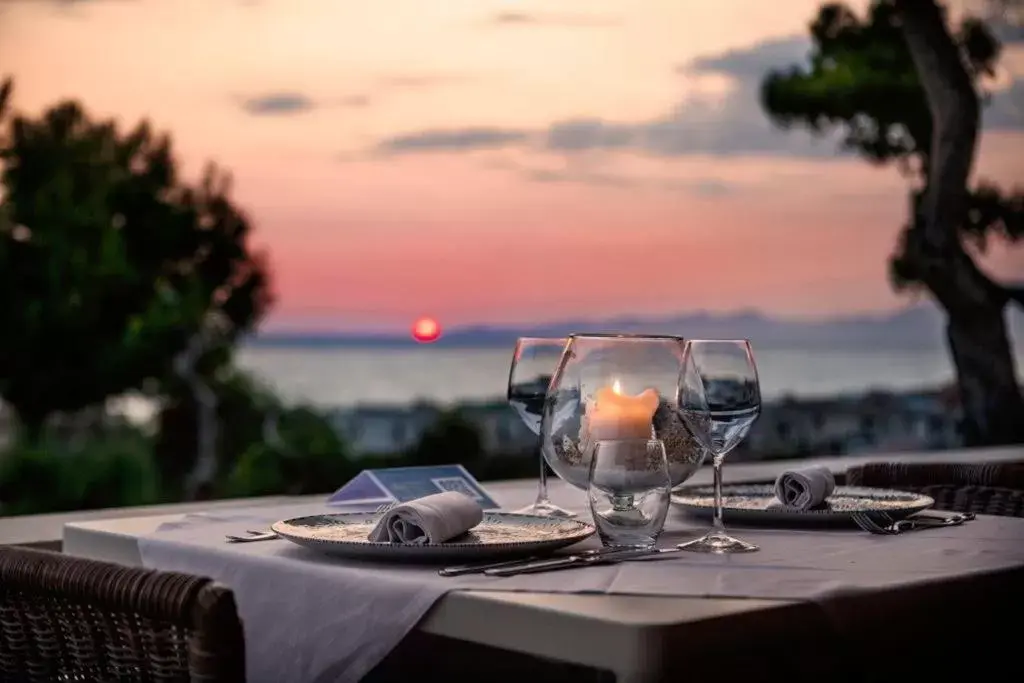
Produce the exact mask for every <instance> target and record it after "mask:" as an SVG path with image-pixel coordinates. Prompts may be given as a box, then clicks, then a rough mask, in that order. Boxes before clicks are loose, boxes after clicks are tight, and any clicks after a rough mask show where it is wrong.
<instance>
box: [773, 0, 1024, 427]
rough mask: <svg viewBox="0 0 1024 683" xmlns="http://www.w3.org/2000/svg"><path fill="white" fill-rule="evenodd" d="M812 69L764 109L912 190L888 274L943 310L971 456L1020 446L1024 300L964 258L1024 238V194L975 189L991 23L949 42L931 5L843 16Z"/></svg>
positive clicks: (822, 33)
mask: <svg viewBox="0 0 1024 683" xmlns="http://www.w3.org/2000/svg"><path fill="white" fill-rule="evenodd" d="M810 31H811V37H812V39H813V48H812V51H811V54H810V64H809V65H807V66H804V67H793V68H791V69H789V70H787V71H781V72H779V71H776V72H772V73H770V74H769V75H768V76H767V77H766V79H765V81H764V83H763V86H762V103H763V106H764V108H765V109H766V111H767V112H768V114H769V116H770V117H771V118H772V119H773V121H774V122H776V123H777V124H779V125H780V126H783V127H790V126H793V125H794V124H803V125H805V126H807V127H809V128H810V129H811V130H812V131H814V132H816V133H823V132H834V131H836V130H840V131H841V132H842V136H843V137H842V143H841V144H842V146H843V147H845V148H846V149H849V150H852V151H854V152H856V153H858V154H860V155H861V156H863V157H865V158H866V159H868V160H869V161H871V162H873V163H876V164H888V163H895V164H896V165H897V166H898V167H899V169H900V170H901V171H902V172H903V173H904V174H905V175H906V176H907V177H908V178H909V179H911V181H912V188H911V192H910V205H911V217H910V220H909V221H908V223H907V224H906V225H905V226H904V228H903V231H902V234H901V238H900V240H899V244H898V246H897V249H896V251H895V253H894V255H893V257H892V260H891V262H890V271H891V274H892V279H893V282H894V284H895V286H896V287H897V288H899V289H904V288H908V287H918V288H923V289H924V290H926V291H927V292H929V293H930V294H931V296H932V297H933V298H934V300H935V301H936V302H937V303H938V305H939V306H940V307H941V308H942V309H943V310H944V311H945V313H946V319H947V328H946V329H947V343H948V346H949V349H950V352H951V355H952V359H953V363H954V365H955V367H956V373H957V380H958V386H959V390H960V395H961V402H962V404H963V408H964V415H965V423H966V424H965V426H966V430H965V432H966V433H965V436H966V438H967V441H968V442H969V443H970V444H972V445H982V444H1005V443H1018V442H1020V441H1024V419H1022V415H1024V398H1022V396H1021V390H1020V387H1019V386H1018V384H1017V380H1016V369H1015V367H1014V358H1013V354H1012V351H1011V346H1010V342H1009V335H1008V331H1007V326H1006V321H1005V317H1004V315H1005V308H1006V306H1007V304H1008V303H1009V302H1011V301H1016V302H1017V303H1020V304H1024V290H1022V289H1020V288H1014V287H1012V286H1008V285H1002V284H999V283H996V282H994V281H993V280H992V279H991V278H990V277H989V276H988V275H987V274H986V273H984V272H983V271H982V269H981V268H980V267H979V266H978V265H977V263H976V262H975V260H974V258H973V257H972V254H971V250H970V249H969V248H968V247H969V246H970V247H974V248H976V249H984V248H985V246H986V244H987V242H988V240H989V239H990V238H992V237H997V238H999V239H1003V240H1005V241H1008V242H1012V241H1016V240H1018V239H1020V238H1021V237H1022V236H1024V195H1022V194H1021V193H1020V192H1016V193H1014V194H1010V195H1005V194H1004V193H1003V192H1002V191H1001V190H1000V189H999V188H998V187H996V186H995V185H993V184H991V183H987V182H979V183H978V184H977V185H976V186H975V187H974V188H973V189H971V188H969V187H968V179H969V177H970V173H971V167H972V164H973V158H974V152H975V147H976V143H977V134H978V128H979V120H980V108H981V101H982V100H981V97H980V96H979V94H978V87H979V85H981V84H982V83H983V81H984V79H985V78H986V77H989V76H992V75H993V73H994V68H995V65H996V63H997V61H998V59H999V54H1000V45H999V43H998V41H997V40H996V39H995V38H994V36H993V35H992V34H991V32H990V31H989V30H988V29H987V28H986V26H985V24H984V23H982V22H981V21H979V20H977V19H971V18H968V19H965V20H963V21H962V22H961V23H960V25H959V27H957V29H956V30H955V31H951V30H950V28H949V26H948V24H947V22H946V17H945V13H944V11H943V10H942V9H941V8H940V7H939V6H938V5H936V4H935V2H933V1H931V0H905V1H904V0H875V2H873V3H872V4H871V6H870V8H869V10H868V14H867V16H866V17H865V18H864V19H861V18H860V17H858V16H857V15H856V14H855V13H854V12H853V11H852V10H850V9H848V8H846V7H844V6H843V5H839V4H829V5H825V6H823V7H822V8H821V9H820V10H819V13H818V16H817V18H816V19H815V21H814V22H813V23H812V24H811V29H810Z"/></svg>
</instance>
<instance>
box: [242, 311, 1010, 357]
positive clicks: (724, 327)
mask: <svg viewBox="0 0 1024 683" xmlns="http://www.w3.org/2000/svg"><path fill="white" fill-rule="evenodd" d="M1011 310H1012V311H1013V312H1012V313H1011V314H1010V315H1009V319H1008V323H1009V327H1010V330H1011V334H1012V335H1013V338H1014V345H1015V347H1016V348H1017V349H1018V350H1019V349H1021V348H1024V314H1021V313H1020V312H1019V311H1017V310H1016V309H1011ZM943 327H944V323H943V315H942V313H941V312H940V311H938V310H937V309H935V308H934V307H932V306H927V305H925V306H915V307H911V308H907V309H904V310H902V311H898V312H896V313H892V314H885V315H874V316H868V315H863V316H848V317H837V318H833V319H826V320H814V321H805V320H784V319H778V318H771V317H768V316H765V315H763V314H760V313H737V314H726V315H714V314H708V313H696V314H690V315H679V316H674V317H663V318H627V317H623V318H615V319H608V320H603V321H594V320H577V321H566V322H561V323H552V324H546V325H535V326H522V327H515V328H513V327H511V326H508V327H498V326H494V327H486V326H472V327H461V328H454V329H451V330H448V331H446V332H445V333H444V334H443V335H442V336H441V338H440V339H438V340H437V341H435V342H433V343H431V344H429V345H423V344H419V343H418V342H416V341H415V340H413V339H412V338H411V336H410V335H408V334H397V333H393V334H384V333H378V334H360V333H339V332H330V331H296V332H283V331H265V332H261V333H259V334H257V335H255V336H252V337H250V338H248V339H246V340H245V342H244V344H245V346H248V347H251V348H285V349H288V348H290V349H317V348H322V349H337V348H373V349H388V348H394V349H408V348H415V347H422V346H429V347H441V348H449V349H451V348H497V347H506V348H507V347H510V346H511V345H512V344H514V343H515V340H516V338H517V337H520V336H538V337H557V336H565V335H568V334H571V333H574V332H608V331H617V332H628V333H637V334H640V333H647V334H683V335H685V336H689V337H692V338H738V337H743V338H748V339H750V340H751V341H752V342H753V343H754V344H755V345H756V346H759V347H761V348H766V349H769V348H770V349H790V350H801V349H808V350H813V349H831V350H851V351H854V350H857V349H890V350H922V351H925V350H928V351H931V350H943V349H944V348H945V342H944V338H945V334H944V330H943Z"/></svg>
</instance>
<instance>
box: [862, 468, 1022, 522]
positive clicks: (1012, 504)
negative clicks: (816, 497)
mask: <svg viewBox="0 0 1024 683" xmlns="http://www.w3.org/2000/svg"><path fill="white" fill-rule="evenodd" d="M846 484H847V485H849V486H878V487H883V488H895V489H903V490H907V491H914V492H918V493H923V494H925V495H928V496H931V497H932V498H934V499H935V507H936V508H938V509H940V510H951V511H955V512H975V513H978V514H985V515H1000V516H1004V517H1024V462H1001V463H971V464H947V463H870V464H867V465H862V466H860V467H851V468H850V469H848V470H847V471H846Z"/></svg>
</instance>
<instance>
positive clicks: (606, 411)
mask: <svg viewBox="0 0 1024 683" xmlns="http://www.w3.org/2000/svg"><path fill="white" fill-rule="evenodd" d="M616 384H617V383H616ZM616 389H617V387H603V388H601V389H598V390H597V392H596V393H595V394H594V400H593V402H592V403H591V404H590V405H589V406H588V407H587V414H586V421H587V432H588V436H589V437H590V440H592V441H614V440H618V439H650V438H651V436H652V434H651V422H652V420H653V419H654V411H656V410H657V409H658V392H656V391H655V390H654V389H646V390H644V391H643V392H642V393H640V394H638V395H637V396H628V395H626V394H623V393H621V392H619V391H616Z"/></svg>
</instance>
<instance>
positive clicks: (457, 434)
mask: <svg viewBox="0 0 1024 683" xmlns="http://www.w3.org/2000/svg"><path fill="white" fill-rule="evenodd" d="M482 454H483V439H482V437H481V436H480V431H479V430H478V429H477V427H476V425H474V424H473V423H472V422H470V421H469V420H467V419H466V418H465V416H463V415H462V413H460V412H459V411H458V410H449V411H445V412H443V413H441V414H440V415H439V416H438V418H437V420H436V421H435V422H434V424H433V425H431V426H430V427H429V428H428V429H427V430H426V431H425V432H423V435H422V436H421V437H420V440H419V442H418V443H417V444H416V445H415V446H414V447H413V448H412V450H411V451H410V452H409V454H408V459H409V461H410V464H412V465H447V464H450V463H461V464H463V465H468V464H469V463H472V462H474V461H476V460H478V459H480V456H481V455H482Z"/></svg>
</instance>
